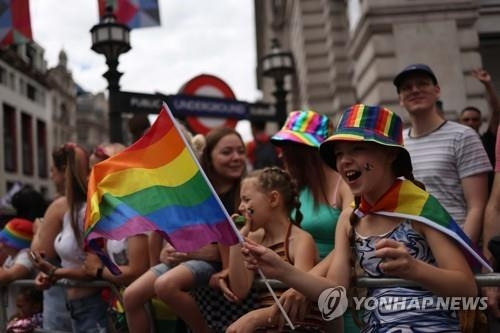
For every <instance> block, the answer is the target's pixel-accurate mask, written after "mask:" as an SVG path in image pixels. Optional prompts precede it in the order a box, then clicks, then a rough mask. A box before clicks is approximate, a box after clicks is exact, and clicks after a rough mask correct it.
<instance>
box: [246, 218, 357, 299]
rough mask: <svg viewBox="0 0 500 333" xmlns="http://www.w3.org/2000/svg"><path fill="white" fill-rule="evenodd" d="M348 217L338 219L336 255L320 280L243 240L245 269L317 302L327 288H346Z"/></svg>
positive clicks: (259, 246) (264, 248)
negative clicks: (258, 269)
mask: <svg viewBox="0 0 500 333" xmlns="http://www.w3.org/2000/svg"><path fill="white" fill-rule="evenodd" d="M349 214H350V212H349V211H348V210H347V211H343V212H342V214H341V215H340V217H339V222H338V224H337V230H336V233H335V255H334V256H332V262H331V265H330V269H329V271H328V276H327V277H326V278H325V277H320V276H315V275H313V274H310V273H308V272H304V271H301V270H299V269H298V268H296V267H294V266H292V265H290V264H288V263H287V262H285V261H283V260H282V259H281V258H280V257H279V256H278V255H277V254H276V253H274V252H273V251H272V250H269V249H267V248H266V247H264V246H261V245H259V244H257V243H255V242H252V241H246V242H245V244H244V248H243V253H244V256H245V263H246V266H247V268H248V269H252V270H256V269H257V268H261V269H262V271H263V272H264V274H265V275H266V276H267V277H268V278H275V279H278V280H280V281H282V282H283V283H285V284H286V285H287V286H289V287H291V288H294V289H295V290H297V291H299V292H301V293H302V294H304V295H305V296H306V297H307V298H308V299H309V300H312V301H314V302H316V301H317V300H318V297H319V295H320V294H321V293H322V292H323V291H324V290H325V289H327V288H332V287H336V286H339V285H340V286H344V287H345V288H348V287H349V283H350V281H349V280H350V276H351V265H350V257H351V248H350V245H349V229H350V226H349Z"/></svg>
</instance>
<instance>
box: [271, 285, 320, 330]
mask: <svg viewBox="0 0 500 333" xmlns="http://www.w3.org/2000/svg"><path fill="white" fill-rule="evenodd" d="M279 301H280V303H281V305H282V306H283V309H285V312H286V313H287V314H288V317H289V318H290V320H291V321H292V322H295V321H297V320H298V321H301V320H303V319H304V317H305V316H306V314H307V312H308V311H309V305H310V304H311V303H310V302H309V300H308V299H307V298H306V297H305V296H304V295H302V294H301V293H299V292H298V291H297V290H295V289H292V288H290V289H288V290H287V291H285V292H284V293H283V294H282V295H281V297H280V299H279ZM269 322H270V323H273V324H277V325H278V331H281V330H282V329H283V327H284V326H285V318H284V317H283V315H282V314H281V311H280V309H279V308H278V306H277V305H276V304H273V305H272V306H271V313H270V315H269Z"/></svg>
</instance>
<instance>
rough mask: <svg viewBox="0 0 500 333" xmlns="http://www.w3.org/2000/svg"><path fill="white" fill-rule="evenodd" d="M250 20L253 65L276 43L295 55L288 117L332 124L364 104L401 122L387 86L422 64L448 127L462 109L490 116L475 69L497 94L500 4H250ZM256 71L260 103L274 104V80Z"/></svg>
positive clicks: (461, 0) (463, 0)
mask: <svg viewBox="0 0 500 333" xmlns="http://www.w3.org/2000/svg"><path fill="white" fill-rule="evenodd" d="M255 17H256V39H257V56H258V59H260V58H262V56H264V55H265V54H267V53H268V52H269V49H270V41H271V38H273V37H277V38H278V39H279V40H280V42H281V44H282V48H283V49H285V50H290V51H291V52H292V53H293V55H294V59H295V66H296V69H295V75H294V76H293V77H291V78H289V82H288V83H289V85H288V88H289V90H290V92H291V93H290V94H289V108H288V109H289V111H290V110H292V109H298V108H303V107H309V108H312V109H314V110H317V111H319V112H321V113H325V114H329V115H331V116H333V117H334V118H336V116H337V115H338V114H339V112H340V111H341V110H343V108H345V107H346V106H348V105H350V104H352V103H354V102H363V103H366V104H382V105H384V106H387V107H389V108H391V109H393V110H395V111H396V112H398V113H399V114H400V115H401V116H403V117H405V116H406V115H405V114H404V112H403V110H402V109H401V108H400V106H399V102H398V96H397V93H396V90H395V88H394V86H393V84H392V80H393V78H394V76H395V75H396V74H397V73H398V72H399V71H400V70H401V69H402V68H404V67H405V66H406V65H408V64H411V63H419V62H423V63H427V64H429V65H430V66H431V67H432V68H433V70H434V71H435V73H436V75H437V77H438V79H439V83H440V86H441V99H442V100H443V103H444V109H445V112H446V115H447V117H448V118H450V119H456V117H457V113H458V112H459V111H460V110H461V109H462V108H463V107H464V106H466V105H474V106H476V107H478V108H479V109H481V110H483V114H485V116H487V115H488V105H487V102H486V100H485V99H484V90H483V86H482V85H481V84H480V83H479V82H478V81H477V80H476V79H474V78H473V77H472V76H471V70H472V69H473V68H477V67H484V68H485V69H486V70H488V71H489V72H490V74H491V75H492V77H493V78H494V80H495V83H496V87H497V89H498V90H499V91H500V63H499V62H498V60H497V59H498V58H499V56H500V0H440V1H434V0H411V1H410V0H369V1H368V0H301V1H293V0H291V1H287V0H275V1H262V0H255ZM257 67H258V68H257V73H258V75H257V80H258V86H259V88H260V89H261V90H262V91H263V99H264V100H265V101H267V102H272V101H273V98H272V94H271V93H272V91H273V83H272V80H270V79H267V78H263V77H262V75H261V72H260V64H258V66H257Z"/></svg>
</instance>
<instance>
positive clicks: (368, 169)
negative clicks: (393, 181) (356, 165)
mask: <svg viewBox="0 0 500 333" xmlns="http://www.w3.org/2000/svg"><path fill="white" fill-rule="evenodd" d="M365 170H366V171H371V170H373V165H371V164H369V163H366V164H365Z"/></svg>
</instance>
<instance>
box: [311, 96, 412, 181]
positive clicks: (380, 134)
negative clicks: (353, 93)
mask: <svg viewBox="0 0 500 333" xmlns="http://www.w3.org/2000/svg"><path fill="white" fill-rule="evenodd" d="M337 141H367V142H374V143H377V144H379V145H382V146H388V147H395V148H399V155H398V157H397V159H396V161H395V163H396V169H397V170H395V172H396V173H397V174H396V176H397V177H399V176H406V175H408V174H409V173H411V172H412V170H413V168H412V165H411V158H410V154H409V153H408V151H407V150H406V149H405V147H404V145H403V121H402V120H401V118H400V117H399V116H398V115H397V114H396V113H394V112H392V111H391V110H389V109H386V108H384V107H381V106H369V105H364V104H356V105H353V106H351V107H349V108H348V109H347V110H345V111H344V113H343V114H342V117H341V119H340V122H339V124H338V126H337V129H336V130H335V134H333V135H332V136H330V137H329V138H328V139H326V140H325V141H324V142H323V143H322V144H321V146H320V155H321V158H322V159H323V161H325V163H326V164H328V165H329V166H330V167H331V168H333V169H334V170H337V166H336V159H335V143H336V142H337Z"/></svg>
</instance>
